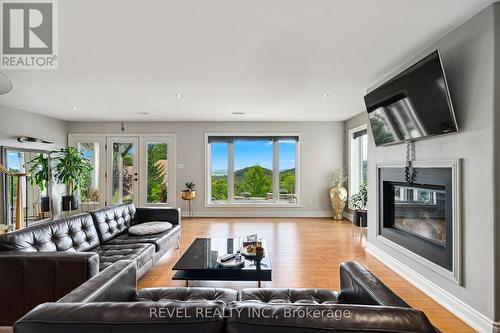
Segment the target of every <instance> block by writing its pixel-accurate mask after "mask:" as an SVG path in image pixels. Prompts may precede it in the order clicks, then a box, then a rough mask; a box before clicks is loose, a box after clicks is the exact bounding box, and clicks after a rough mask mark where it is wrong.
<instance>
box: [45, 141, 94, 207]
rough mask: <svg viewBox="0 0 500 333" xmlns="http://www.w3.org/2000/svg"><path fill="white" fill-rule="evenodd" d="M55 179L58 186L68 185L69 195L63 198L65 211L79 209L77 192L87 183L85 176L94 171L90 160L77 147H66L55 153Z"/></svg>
mask: <svg viewBox="0 0 500 333" xmlns="http://www.w3.org/2000/svg"><path fill="white" fill-rule="evenodd" d="M53 156H54V157H53V158H54V161H55V166H54V169H53V172H54V178H55V180H56V182H57V183H58V184H63V185H66V187H67V190H68V192H67V195H65V196H63V197H62V204H63V211H70V210H76V209H78V200H77V198H76V196H75V195H74V193H75V191H76V190H78V189H79V188H81V186H82V184H84V182H85V175H86V174H88V173H89V172H91V171H92V170H93V167H92V163H91V162H90V160H89V159H88V158H86V157H84V156H83V154H82V153H80V152H79V151H78V149H77V148H75V147H66V148H62V149H61V150H58V151H54V152H53Z"/></svg>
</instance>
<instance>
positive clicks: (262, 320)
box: [226, 302, 437, 333]
mask: <svg viewBox="0 0 500 333" xmlns="http://www.w3.org/2000/svg"><path fill="white" fill-rule="evenodd" d="M226 313H227V314H228V318H227V323H226V332H230V333H249V332H256V331H257V332H259V333H282V332H286V333H320V332H342V333H347V332H370V333H382V332H383V333H395V332H398V333H416V332H419V333H437V332H436V330H435V329H434V327H433V326H432V324H431V323H430V322H429V319H427V317H426V316H425V314H424V313H423V312H421V311H418V310H415V309H409V308H398V307H389V306H363V305H350V304H349V305H348V304H330V305H327V304H319V305H312V304H308V305H304V304H264V303H241V302H233V303H231V304H230V305H229V306H228V307H227V311H226Z"/></svg>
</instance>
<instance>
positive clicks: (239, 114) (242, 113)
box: [231, 112, 245, 116]
mask: <svg viewBox="0 0 500 333" xmlns="http://www.w3.org/2000/svg"><path fill="white" fill-rule="evenodd" d="M231 113H232V114H233V115H235V116H241V115H244V114H245V112H231Z"/></svg>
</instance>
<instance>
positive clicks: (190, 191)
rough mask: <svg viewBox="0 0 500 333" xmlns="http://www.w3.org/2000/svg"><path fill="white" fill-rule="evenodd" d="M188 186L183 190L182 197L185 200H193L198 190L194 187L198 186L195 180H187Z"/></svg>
mask: <svg viewBox="0 0 500 333" xmlns="http://www.w3.org/2000/svg"><path fill="white" fill-rule="evenodd" d="M185 186H186V188H185V189H184V190H182V199H184V200H193V199H194V198H195V197H196V191H195V190H194V187H195V186H196V184H195V183H193V182H187V183H186V185H185Z"/></svg>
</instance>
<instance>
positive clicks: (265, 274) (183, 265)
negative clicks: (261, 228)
mask: <svg viewBox="0 0 500 333" xmlns="http://www.w3.org/2000/svg"><path fill="white" fill-rule="evenodd" d="M242 240H243V239H242V238H196V239H195V240H194V242H193V244H191V246H189V248H188V249H187V251H186V252H185V253H184V254H183V255H182V257H181V258H180V259H179V261H177V263H176V264H175V265H174V267H173V268H172V270H174V271H176V272H175V274H174V276H173V277H172V279H173V280H185V281H186V286H188V285H189V280H211V281H256V282H257V283H258V286H259V288H260V284H261V281H271V278H272V268H271V260H269V252H268V251H269V249H268V247H267V244H266V241H265V240H262V243H263V244H262V246H263V247H264V251H265V256H264V258H262V259H261V260H260V261H256V260H254V259H252V258H250V257H248V258H245V257H244V260H245V264H244V265H243V266H242V267H239V268H226V267H222V266H221V265H219V264H218V263H217V257H219V256H220V255H223V254H226V253H236V251H238V250H239V249H240V248H241V243H242Z"/></svg>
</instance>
